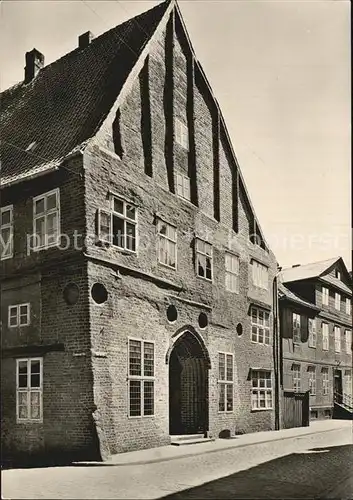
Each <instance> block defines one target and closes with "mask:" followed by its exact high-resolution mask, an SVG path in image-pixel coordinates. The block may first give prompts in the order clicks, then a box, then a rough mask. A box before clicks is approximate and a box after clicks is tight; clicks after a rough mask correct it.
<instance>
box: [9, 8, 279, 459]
mask: <svg viewBox="0 0 353 500" xmlns="http://www.w3.org/2000/svg"><path fill="white" fill-rule="evenodd" d="M1 98H2V105H1V127H2V129H1V139H2V141H1V148H2V171H1V216H2V219H1V220H2V225H1V234H2V244H3V248H2V259H1V317H2V332H1V338H2V356H3V360H2V442H3V454H4V455H6V456H7V455H12V456H25V455H27V456H32V457H33V456H42V455H43V454H47V453H50V454H52V455H53V454H65V453H67V454H69V456H70V457H71V458H72V457H81V458H82V457H83V458H85V459H87V458H90V457H92V458H94V457H96V456H97V454H99V453H100V454H101V455H102V456H103V457H104V456H105V455H107V454H109V453H117V452H123V451H127V450H133V449H139V448H147V447H153V446H158V445H163V444H167V443H170V441H171V436H174V435H186V434H188V435H190V434H201V435H202V436H209V435H212V436H215V437H217V436H219V435H220V434H222V432H223V433H230V434H234V433H244V432H249V431H256V430H267V429H273V428H274V427H275V425H276V416H275V407H276V401H277V399H278V398H277V397H276V394H277V393H278V391H277V388H276V386H275V377H274V369H275V366H274V356H273V338H272V328H273V324H274V321H273V311H272V304H273V293H274V289H273V282H274V277H275V274H276V260H275V258H274V255H273V253H272V252H271V251H270V250H269V248H268V246H267V244H266V242H265V240H264V238H263V235H262V232H261V228H260V225H259V223H258V220H257V218H256V215H255V213H254V210H253V207H252V204H251V201H250V198H249V195H248V192H247V190H246V187H245V184H244V180H243V177H242V174H241V171H240V168H239V165H238V162H237V159H236V157H235V154H234V151H233V148H232V145H231V142H230V139H229V135H228V132H227V129H226V125H225V123H224V119H223V117H222V114H221V111H220V109H219V107H218V104H217V101H216V100H215V97H214V95H213V93H212V90H211V89H210V86H209V84H208V82H207V79H206V77H205V75H204V73H203V71H202V68H201V66H200V64H199V62H198V61H197V59H196V57H195V54H194V52H193V49H192V46H191V43H190V40H189V37H188V35H187V32H186V29H185V26H184V23H183V20H182V18H181V14H180V10H179V8H178V6H177V5H176V3H175V2H173V1H168V2H164V3H162V4H160V5H158V6H156V7H155V8H153V9H151V10H149V11H147V12H145V13H143V14H141V15H139V16H137V17H135V18H133V19H131V20H129V21H127V22H125V23H123V24H121V25H119V26H117V27H116V28H114V29H112V30H110V31H108V32H106V33H104V34H103V35H101V36H99V37H97V38H96V39H94V38H93V37H92V35H91V34H90V33H85V34H83V35H81V36H80V37H79V46H78V47H77V48H76V49H74V50H73V51H72V52H70V53H69V54H66V55H65V56H63V57H62V58H60V59H58V60H57V61H55V62H53V63H52V64H50V65H48V66H44V56H43V55H42V54H41V53H40V52H39V51H37V50H36V49H33V50H32V51H31V52H28V53H27V54H26V69H25V79H24V81H23V82H21V83H19V84H17V85H15V86H14V87H12V88H10V89H8V90H6V91H5V92H3V93H2V95H1ZM275 293H276V292H275Z"/></svg>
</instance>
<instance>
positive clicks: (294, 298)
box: [278, 283, 320, 311]
mask: <svg viewBox="0 0 353 500" xmlns="http://www.w3.org/2000/svg"><path fill="white" fill-rule="evenodd" d="M278 294H279V298H280V299H283V298H286V299H287V300H290V301H291V302H295V303H296V304H299V305H301V306H303V307H308V308H310V309H314V310H317V311H319V310H320V309H319V308H318V307H317V306H316V305H315V304H312V303H311V302H307V301H306V300H304V299H302V298H301V297H299V296H298V295H296V294H295V293H293V292H292V291H291V290H289V289H288V288H287V287H286V286H284V285H283V283H279V285H278Z"/></svg>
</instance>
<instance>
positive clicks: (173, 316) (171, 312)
mask: <svg viewBox="0 0 353 500" xmlns="http://www.w3.org/2000/svg"><path fill="white" fill-rule="evenodd" d="M167 318H168V321H170V323H174V321H176V320H177V319H178V311H177V308H176V307H175V306H173V305H170V306H168V309H167Z"/></svg>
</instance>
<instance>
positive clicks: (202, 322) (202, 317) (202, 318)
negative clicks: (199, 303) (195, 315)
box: [199, 313, 208, 328]
mask: <svg viewBox="0 0 353 500" xmlns="http://www.w3.org/2000/svg"><path fill="white" fill-rule="evenodd" d="M207 325H208V317H207V314H206V313H200V315H199V327H200V328H206V326H207Z"/></svg>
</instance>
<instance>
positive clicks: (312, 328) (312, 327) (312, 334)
mask: <svg viewBox="0 0 353 500" xmlns="http://www.w3.org/2000/svg"><path fill="white" fill-rule="evenodd" d="M308 328H309V338H308V345H309V347H316V320H315V319H314V318H309V322H308Z"/></svg>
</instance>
